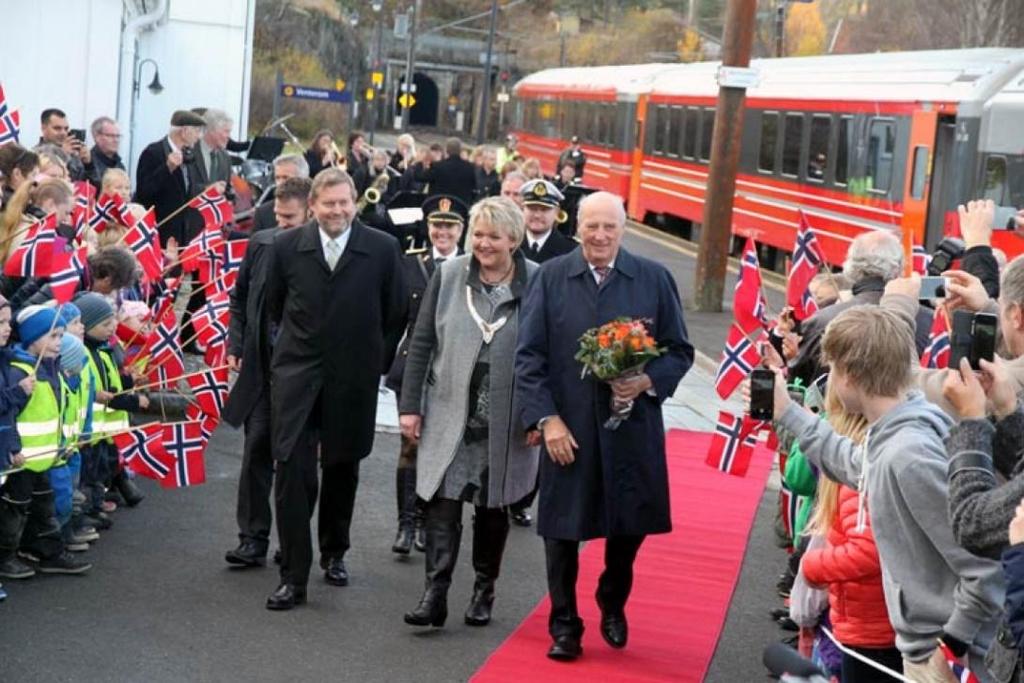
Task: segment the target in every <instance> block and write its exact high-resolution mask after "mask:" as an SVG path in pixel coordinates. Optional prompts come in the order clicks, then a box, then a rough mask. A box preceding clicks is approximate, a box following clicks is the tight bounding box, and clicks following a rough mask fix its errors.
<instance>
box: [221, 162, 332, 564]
mask: <svg viewBox="0 0 1024 683" xmlns="http://www.w3.org/2000/svg"><path fill="white" fill-rule="evenodd" d="M312 184H313V183H312V181H311V180H309V178H288V179H286V180H284V181H282V182H281V183H280V184H278V186H277V192H276V193H275V196H274V201H272V202H271V204H272V205H273V207H274V213H275V215H276V219H275V222H276V223H277V225H278V227H276V228H273V229H271V230H263V231H261V232H258V233H254V234H253V236H252V237H251V238H250V239H249V248H248V249H246V251H245V258H244V259H242V265H241V267H240V268H239V269H238V280H237V281H236V283H235V286H234V287H232V288H231V304H230V311H231V320H230V325H229V328H228V365H229V366H230V367H231V369H232V370H234V371H235V372H237V373H238V379H237V380H236V381H235V384H234V386H233V387H232V388H231V394H230V395H229V396H228V400H227V403H226V404H225V406H224V416H223V417H224V421H225V422H227V423H228V424H229V425H231V426H232V427H236V428H237V427H243V426H244V427H245V445H244V447H243V451H242V469H241V473H240V475H239V478H238V503H237V508H236V509H237V515H236V516H237V520H238V539H239V543H238V547H237V548H235V549H234V550H229V551H228V552H227V554H226V555H225V556H224V559H225V561H226V562H227V563H228V564H230V565H232V566H235V567H261V566H263V565H264V564H265V563H266V557H267V546H268V544H269V542H270V524H271V521H272V519H271V514H270V490H271V487H272V486H273V481H274V459H273V457H272V456H271V448H270V354H271V350H272V349H271V334H270V326H269V325H268V324H267V323H268V321H267V311H266V305H265V304H266V296H265V294H266V285H267V270H268V268H267V253H268V252H269V251H270V250H269V247H270V245H271V244H273V243H274V239H276V238H277V235H278V234H280V233H281V231H282V230H288V229H291V228H298V227H300V226H302V225H305V224H306V222H307V221H309V208H308V205H307V203H308V201H309V189H310V186H311V185H312Z"/></svg>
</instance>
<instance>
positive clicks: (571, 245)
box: [519, 178, 576, 263]
mask: <svg viewBox="0 0 1024 683" xmlns="http://www.w3.org/2000/svg"><path fill="white" fill-rule="evenodd" d="M519 192H520V194H522V196H523V215H524V216H525V217H526V237H525V238H524V239H523V244H522V247H521V249H522V250H523V253H524V254H525V255H526V258H528V259H530V260H531V261H534V262H536V263H544V262H545V261H548V260H550V259H553V258H555V257H556V256H561V255H562V254H568V253H569V252H570V251H572V250H573V249H575V248H576V241H575V240H573V239H572V238H571V237H566V236H565V235H563V234H562V233H561V231H560V230H555V223H557V221H558V218H559V213H560V212H561V203H562V200H563V199H565V197H564V196H562V193H561V192H559V191H558V188H557V187H555V184H554V183H552V182H549V181H547V180H544V179H543V178H537V179H536V180H530V181H527V182H526V183H525V184H524V185H523V187H522V188H521V189H520V190H519Z"/></svg>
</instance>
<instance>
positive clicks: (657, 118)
mask: <svg viewBox="0 0 1024 683" xmlns="http://www.w3.org/2000/svg"><path fill="white" fill-rule="evenodd" d="M647 146H648V149H650V151H651V153H652V154H658V153H660V152H661V107H648V109H647Z"/></svg>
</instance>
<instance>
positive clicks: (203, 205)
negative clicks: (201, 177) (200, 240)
mask: <svg viewBox="0 0 1024 683" xmlns="http://www.w3.org/2000/svg"><path fill="white" fill-rule="evenodd" d="M188 205H189V207H190V208H193V209H196V210H197V211H199V213H200V214H202V216H203V221H204V223H205V224H206V227H207V228H219V227H220V226H222V225H224V224H225V223H231V222H232V221H234V220H235V210H234V208H233V207H232V206H231V202H229V201H228V200H227V198H226V197H224V195H223V194H222V193H221V192H220V191H219V190H218V189H217V188H215V187H208V188H206V191H205V192H203V193H202V194H201V195H199V196H198V197H195V198H194V199H193V200H192V201H190V202H189V203H188Z"/></svg>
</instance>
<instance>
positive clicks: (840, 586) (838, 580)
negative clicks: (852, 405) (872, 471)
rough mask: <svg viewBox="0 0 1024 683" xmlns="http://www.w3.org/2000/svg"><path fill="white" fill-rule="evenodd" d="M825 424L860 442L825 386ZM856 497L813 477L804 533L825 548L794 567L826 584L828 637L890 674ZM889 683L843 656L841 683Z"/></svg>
mask: <svg viewBox="0 0 1024 683" xmlns="http://www.w3.org/2000/svg"><path fill="white" fill-rule="evenodd" d="M825 410H826V412H827V414H828V419H829V422H830V423H832V426H833V428H834V429H835V430H836V432H837V433H839V434H842V435H844V436H848V437H850V438H851V439H853V440H854V441H855V442H857V443H860V442H861V441H863V439H864V433H865V431H866V430H867V423H866V422H865V420H864V418H863V417H860V416H855V415H849V414H847V413H846V412H845V411H844V410H843V406H842V403H840V402H839V400H838V397H837V396H836V395H835V392H834V391H833V390H832V387H831V386H829V388H828V393H827V395H826V399H825ZM858 498H859V496H858V494H857V492H856V491H854V490H853V489H850V488H847V487H846V486H842V485H841V484H838V483H836V482H834V481H832V480H830V479H829V478H828V477H826V476H825V475H824V474H822V475H821V476H820V477H819V478H818V495H817V499H816V500H817V506H816V508H815V511H814V516H813V517H812V518H811V521H810V522H809V523H808V533H816V534H824V535H825V537H826V546H825V547H823V548H820V549H816V550H809V551H807V553H805V554H804V556H803V559H802V560H801V564H800V567H801V569H802V571H803V574H804V578H805V579H806V580H807V582H808V583H810V584H811V585H819V586H826V585H827V586H828V602H829V615H830V617H831V621H832V629H833V634H834V635H835V637H836V640H838V641H839V642H840V643H842V644H843V645H844V646H846V647H847V648H849V649H851V650H853V651H855V652H857V653H859V654H861V655H863V656H864V657H866V658H868V659H871V660H873V661H875V662H878V663H879V664H882V665H883V666H886V667H888V668H890V669H892V670H894V671H897V672H902V671H903V659H902V657H901V656H900V652H899V650H897V649H896V646H895V642H896V634H895V633H894V632H893V630H892V625H891V624H890V623H889V613H888V611H887V610H886V607H885V594H884V593H883V592H882V567H881V564H880V562H879V560H878V549H877V548H876V547H875V539H874V536H873V535H872V534H871V525H870V521H869V520H868V518H867V517H868V516H867V515H866V514H865V515H864V519H865V521H864V528H863V529H861V530H858V529H857V510H858ZM875 681H878V682H879V683H890V681H892V678H891V677H890V676H888V675H887V674H884V673H882V672H881V671H879V670H878V669H875V668H874V667H872V666H870V665H869V664H865V663H864V662H862V661H860V660H859V659H857V658H856V657H853V656H852V655H848V654H846V653H845V652H844V653H843V664H842V682H843V683H874V682H875Z"/></svg>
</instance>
